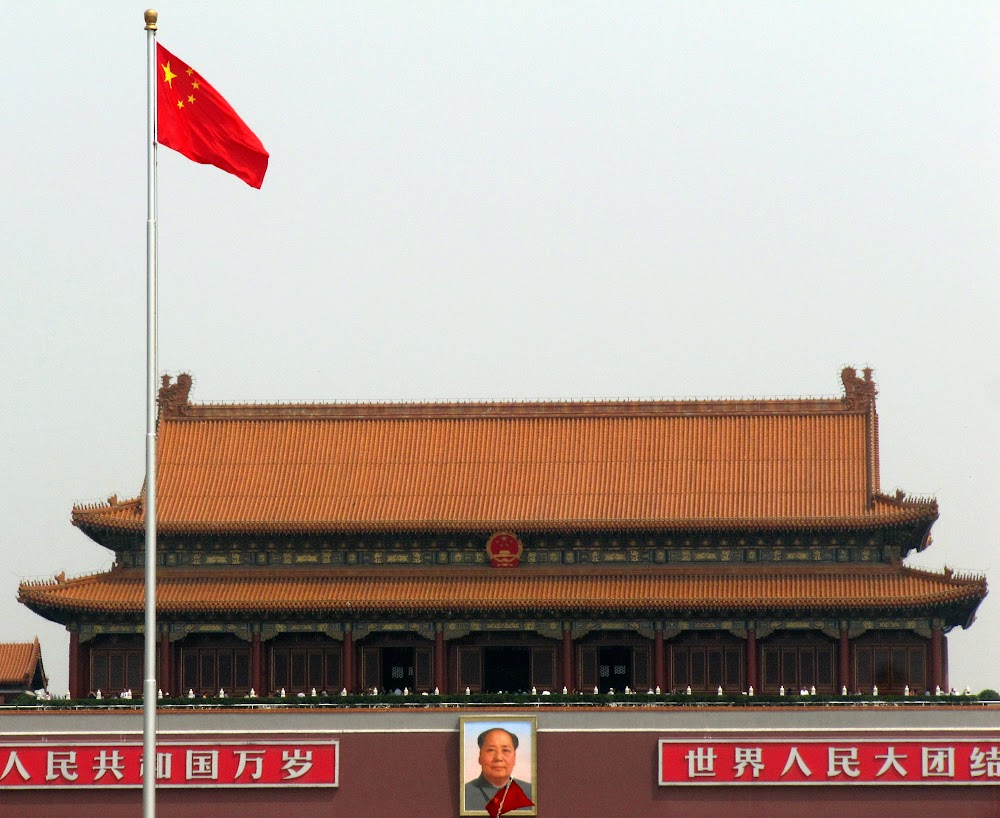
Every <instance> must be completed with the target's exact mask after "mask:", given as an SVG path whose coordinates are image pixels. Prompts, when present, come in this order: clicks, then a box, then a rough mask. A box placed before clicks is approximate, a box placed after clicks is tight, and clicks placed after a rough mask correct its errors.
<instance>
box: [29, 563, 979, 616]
mask: <svg viewBox="0 0 1000 818" xmlns="http://www.w3.org/2000/svg"><path fill="white" fill-rule="evenodd" d="M142 582H143V577H142V573H141V571H138V570H135V569H128V570H124V569H118V570H115V571H112V572H110V573H106V574H97V575H93V576H90V577H84V578H81V579H76V580H69V581H61V582H55V583H26V584H22V585H21V587H20V589H19V594H18V599H19V601H21V602H22V603H23V604H25V605H27V606H28V607H29V608H31V609H32V610H34V611H36V612H37V613H39V614H41V615H42V616H45V617H47V618H51V619H54V620H55V621H60V622H64V621H66V620H69V619H73V618H78V617H81V618H96V617H124V618H129V619H134V618H137V617H139V616H141V615H142V613H143V603H144V596H143V586H142ZM986 593H987V587H986V581H985V579H983V578H978V577H975V578H964V577H958V578H955V577H953V576H949V575H942V574H934V573H930V572H923V571H916V570H914V569H907V568H896V569H892V568H887V569H880V568H874V569H873V568H872V567H866V568H865V570H864V571H861V570H856V569H847V570H845V571H841V572H839V573H833V572H817V571H808V570H797V569H787V570H785V571H783V572H782V571H774V570H773V569H770V570H753V569H747V568H744V569H740V570H729V571H720V570H719V569H718V568H716V569H715V570H711V569H706V570H690V569H680V570H677V571H658V572H656V573H651V572H650V571H649V569H648V568H642V569H635V570H628V569H619V570H617V571H610V570H609V571H606V572H601V571H593V570H588V571H587V572H580V571H574V572H567V571H561V572H545V571H541V570H526V569H520V570H516V571H509V572H501V571H498V570H496V569H489V568H482V569H460V570H450V571H426V570H424V571H405V570H396V571H392V572H384V571H383V572H373V571H370V570H356V571H343V570H336V571H325V572H324V571H308V570H295V569H286V570H278V571H271V572H268V573H266V574H265V573H264V572H260V571H255V570H253V569H248V570H247V571H245V572H233V571H228V570H223V569H220V570H216V571H199V572H193V571H190V570H173V571H171V572H167V573H166V574H164V573H163V572H161V575H160V577H159V582H158V587H157V610H158V612H159V614H160V615H161V616H164V617H173V618H190V619H195V620H205V619H212V618H215V619H219V618H223V619H230V620H231V619H234V618H235V619H246V618H257V619H259V618H266V619H275V618H286V619H301V618H303V617H309V618H314V617H317V616H320V617H324V616H325V617H332V618H339V619H343V618H356V617H365V618H373V617H385V618H400V617H428V618H444V619H453V618H470V617H471V618H475V617H490V616H525V617H537V616H546V615H562V616H579V615H586V616H593V615H595V614H599V615H602V616H612V617H617V616H622V617H628V616H642V615H649V616H668V615H705V614H717V615H723V616H733V615H736V616H746V615H747V614H751V615H754V614H758V615H759V614H779V613H782V614H794V615H802V614H806V615H827V614H837V613H843V612H851V613H860V612H871V613H875V612H901V613H902V612H906V613H909V614H913V613H917V612H927V613H929V614H930V613H933V614H935V615H938V616H945V618H946V619H947V621H948V623H949V625H952V626H954V625H962V626H966V625H967V624H968V623H969V621H970V620H971V618H972V617H973V616H974V614H975V610H976V608H977V607H978V605H979V603H980V602H981V601H982V599H983V598H984V597H985V596H986Z"/></svg>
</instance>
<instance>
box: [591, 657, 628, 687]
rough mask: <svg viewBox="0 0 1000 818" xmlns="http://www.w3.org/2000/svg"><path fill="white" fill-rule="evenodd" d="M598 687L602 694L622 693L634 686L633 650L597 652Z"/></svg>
mask: <svg viewBox="0 0 1000 818" xmlns="http://www.w3.org/2000/svg"><path fill="white" fill-rule="evenodd" d="M597 666H598V667H597V670H598V674H597V675H598V678H599V681H598V683H597V684H598V686H599V687H600V689H601V693H607V692H608V691H609V690H611V689H614V690H615V692H617V693H621V692H622V691H623V690H625V685H631V684H632V649H631V648H600V649H599V650H598V652H597Z"/></svg>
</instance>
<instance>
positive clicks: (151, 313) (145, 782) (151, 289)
mask: <svg viewBox="0 0 1000 818" xmlns="http://www.w3.org/2000/svg"><path fill="white" fill-rule="evenodd" d="M157 16H158V15H157V13H156V11H154V10H153V9H147V10H146V11H145V12H144V14H143V19H144V20H145V22H146V503H145V506H146V552H145V558H144V562H145V568H146V572H145V573H146V622H145V646H146V647H145V673H144V680H143V692H142V756H143V776H142V815H143V818H154V816H155V815H156V257H157V252H156V77H157V72H156V20H157Z"/></svg>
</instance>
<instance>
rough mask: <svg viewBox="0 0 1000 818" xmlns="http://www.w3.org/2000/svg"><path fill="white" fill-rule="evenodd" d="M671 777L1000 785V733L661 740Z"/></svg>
mask: <svg viewBox="0 0 1000 818" xmlns="http://www.w3.org/2000/svg"><path fill="white" fill-rule="evenodd" d="M671 784H751V785H752V784H1000V739H998V740H996V741H992V742H991V741H953V742H949V741H914V740H912V739H905V740H900V741H867V740H865V741H859V740H852V739H844V740H837V741H829V740H824V741H759V740H757V741H755V740H753V739H748V740H746V741H731V740H728V739H727V740H725V741H707V740H706V741H688V740H684V741H674V740H671V739H660V786H668V785H671Z"/></svg>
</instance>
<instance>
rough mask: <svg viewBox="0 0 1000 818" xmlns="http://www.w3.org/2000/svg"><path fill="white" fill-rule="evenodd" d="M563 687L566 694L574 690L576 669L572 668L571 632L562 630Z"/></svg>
mask: <svg viewBox="0 0 1000 818" xmlns="http://www.w3.org/2000/svg"><path fill="white" fill-rule="evenodd" d="M562 667H563V673H562V676H563V687H565V688H566V691H567V692H568V693H572V692H573V691H574V690H575V689H576V678H575V677H576V668H574V667H573V631H571V630H570V629H569V628H563V637H562Z"/></svg>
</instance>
